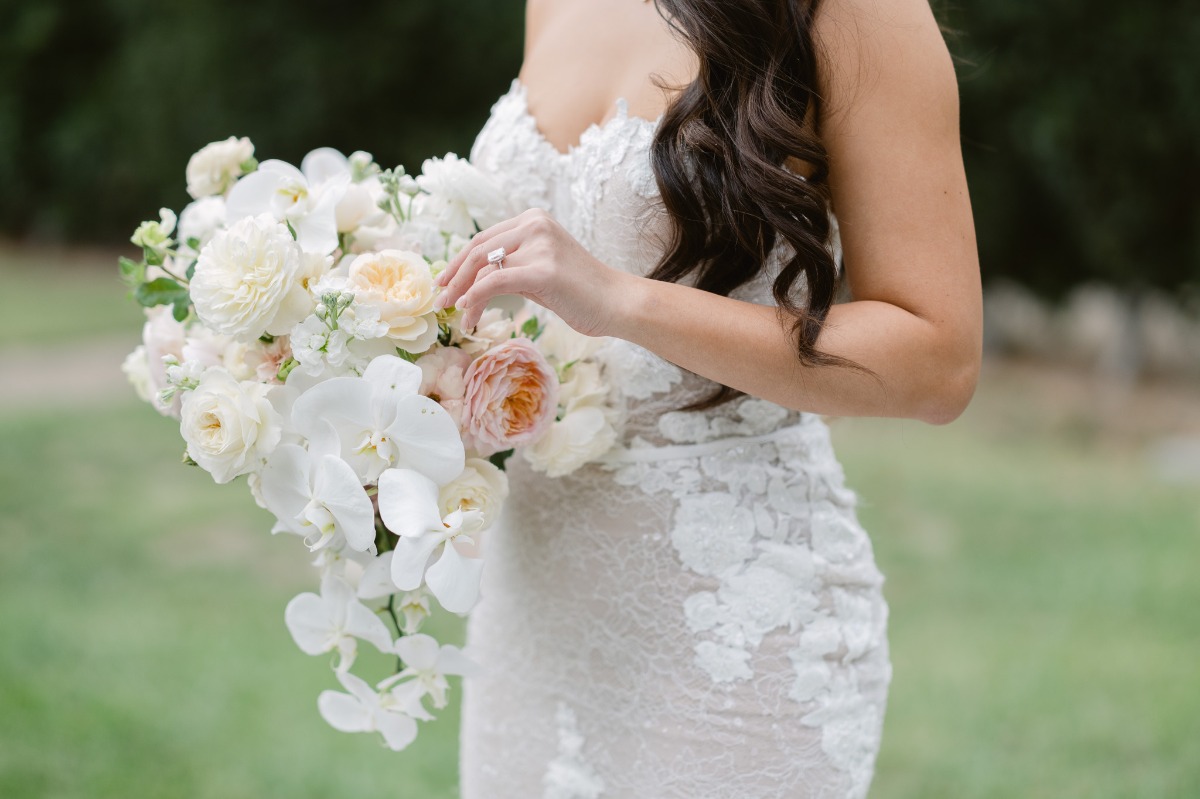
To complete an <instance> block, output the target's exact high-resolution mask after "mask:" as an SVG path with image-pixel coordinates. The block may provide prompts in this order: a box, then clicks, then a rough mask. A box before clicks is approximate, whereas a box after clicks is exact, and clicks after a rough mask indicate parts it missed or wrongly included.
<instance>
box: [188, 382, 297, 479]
mask: <svg viewBox="0 0 1200 799" xmlns="http://www.w3.org/2000/svg"><path fill="white" fill-rule="evenodd" d="M269 396H270V388H269V387H268V386H264V385H263V384H262V383H254V382H244V383H239V382H238V381H237V380H234V379H233V376H232V375H230V374H229V373H228V372H226V371H225V370H224V369H221V368H219V367H214V368H212V369H208V370H207V371H205V372H204V374H203V375H202V376H201V378H200V384H199V385H198V386H196V388H195V389H194V390H192V391H187V392H184V396H183V407H182V409H181V415H180V423H179V432H180V435H182V436H183V439H184V441H186V442H187V453H188V455H189V456H190V457H191V459H192V460H194V461H195V462H196V463H198V464H200V466H201V468H203V469H204V470H205V471H207V472H208V473H209V474H211V475H212V477H213V480H215V481H216V482H218V483H228V482H229V481H230V480H232V479H233V478H235V477H237V476H238V475H241V474H247V473H248V472H253V471H256V470H257V469H258V468H259V467H261V466H262V463H263V461H264V460H265V459H266V458H267V456H268V455H270V454H271V452H272V451H273V450H274V449H275V447H276V445H278V444H279V440H280V438H281V437H282V435H283V419H282V418H281V417H280V415H279V413H278V412H277V411H276V410H275V408H274V407H273V406H272V405H271V401H270V398H269Z"/></svg>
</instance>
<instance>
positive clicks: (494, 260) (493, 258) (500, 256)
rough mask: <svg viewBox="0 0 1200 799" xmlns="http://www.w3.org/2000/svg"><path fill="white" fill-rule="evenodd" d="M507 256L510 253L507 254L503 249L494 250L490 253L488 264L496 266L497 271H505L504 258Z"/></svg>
mask: <svg viewBox="0 0 1200 799" xmlns="http://www.w3.org/2000/svg"><path fill="white" fill-rule="evenodd" d="M506 255H508V253H507V252H505V250H504V248H503V247H497V248H496V249H494V250H492V251H491V252H489V253H488V255H487V262H488V263H489V264H495V265H496V268H497V269H503V268H504V257H505V256H506Z"/></svg>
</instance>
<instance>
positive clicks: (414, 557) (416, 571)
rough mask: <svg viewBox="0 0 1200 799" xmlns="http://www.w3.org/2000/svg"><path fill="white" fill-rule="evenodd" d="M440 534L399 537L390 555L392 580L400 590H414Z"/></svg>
mask: <svg viewBox="0 0 1200 799" xmlns="http://www.w3.org/2000/svg"><path fill="white" fill-rule="evenodd" d="M442 540H443V539H442V537H441V536H440V535H432V534H431V535H424V536H421V537H419V538H401V539H400V540H399V541H397V542H396V549H395V550H394V551H395V554H394V555H393V556H392V582H393V583H395V584H396V587H397V588H399V589H400V590H401V591H415V590H416V589H417V588H419V587H420V586H421V580H423V579H424V577H425V565H426V564H427V563H429V556H430V554H432V553H433V550H434V549H436V548H437V546H438V544H441V543H442Z"/></svg>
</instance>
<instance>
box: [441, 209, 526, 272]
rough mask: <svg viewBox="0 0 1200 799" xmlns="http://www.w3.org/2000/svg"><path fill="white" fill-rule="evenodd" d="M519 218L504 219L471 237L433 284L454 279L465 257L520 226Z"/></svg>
mask: <svg viewBox="0 0 1200 799" xmlns="http://www.w3.org/2000/svg"><path fill="white" fill-rule="evenodd" d="M521 216H522V215H518V216H514V217H510V218H509V219H505V220H504V221H503V222H497V223H496V224H494V225H492V226H491V227H489V228H485V229H484V230H481V231H479V232H478V233H476V234H475V235H474V236H472V237H471V240H470V241H468V242H467V245H466V246H465V247H463V248H462V249H461V250H459V251H458V252H457V253H456V254H455V256H454V257H453V258H451V259H450V263H449V264H447V265H446V268H445V269H444V270H442V273H441V274H440V275H438V276H437V279H436V280H434V282H435V283H436V284H437V285H439V286H444V285H446V284H447V283H448V282H449V281H450V280H452V279H453V278H454V275H455V274H456V273H457V272H458V270H459V269H460V268H461V267H462V265H463V262H464V261H466V260H467V257H468V256H470V254H471V251H472V250H474V249H476V248H478V247H484V248H487V246H488V242H489V241H491V240H492V239H494V238H495V237H496V236H499V235H501V234H502V233H507V232H508V231H510V230H512V229H513V228H515V227H516V226H517V225H519V224H521ZM491 249H493V250H494V249H496V248H495V247H492V248H491ZM486 251H487V250H486V249H485V252H486Z"/></svg>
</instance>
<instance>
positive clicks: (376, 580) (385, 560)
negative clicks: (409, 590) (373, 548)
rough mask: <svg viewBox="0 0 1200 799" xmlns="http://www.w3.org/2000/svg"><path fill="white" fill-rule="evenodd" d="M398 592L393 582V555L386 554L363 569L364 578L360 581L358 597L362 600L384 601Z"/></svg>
mask: <svg viewBox="0 0 1200 799" xmlns="http://www.w3.org/2000/svg"><path fill="white" fill-rule="evenodd" d="M398 590H400V589H398V588H397V587H396V584H395V583H393V582H392V553H391V552H384V553H383V554H382V555H380V556H379V557H377V558H374V559H373V560H372V561H371V562H370V563H368V564H367V567H366V568H365V569H363V573H362V577H360V578H359V580H358V596H359V598H360V599H382V598H383V597H386V596H391V595H392V594H394V593H396V592H397V591H398Z"/></svg>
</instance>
